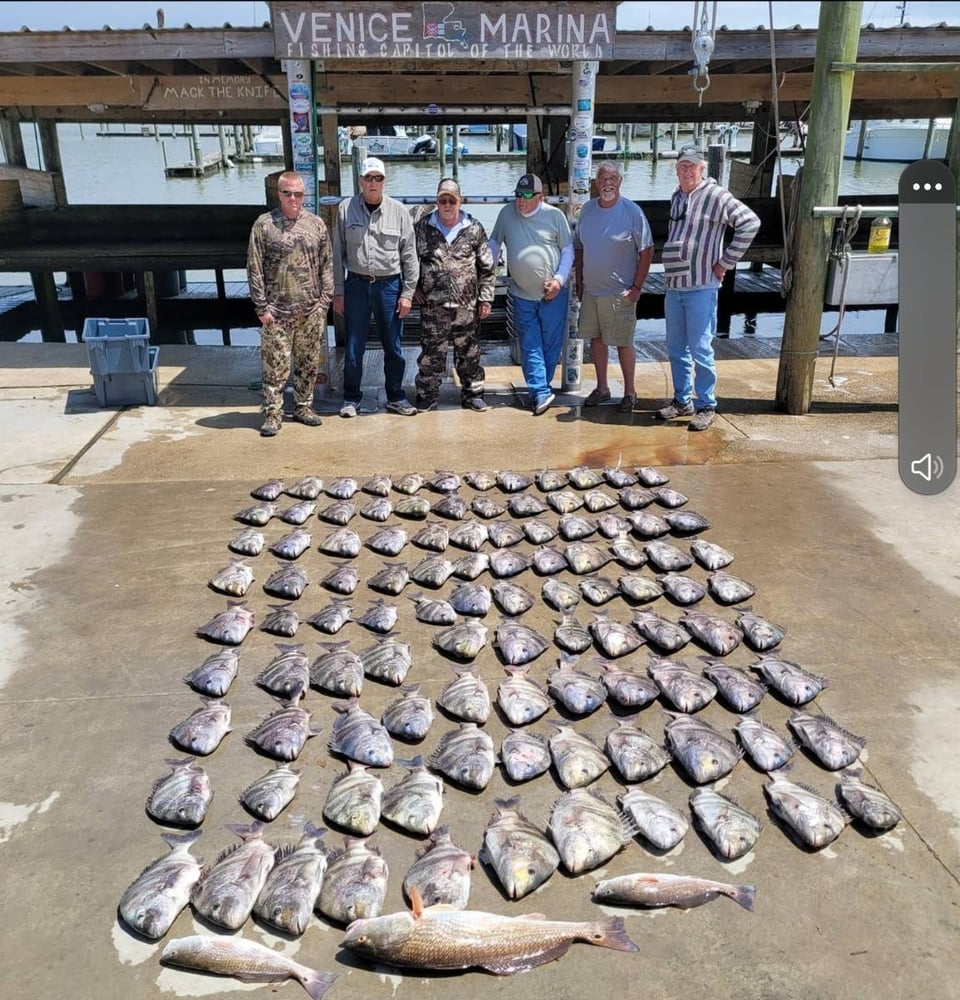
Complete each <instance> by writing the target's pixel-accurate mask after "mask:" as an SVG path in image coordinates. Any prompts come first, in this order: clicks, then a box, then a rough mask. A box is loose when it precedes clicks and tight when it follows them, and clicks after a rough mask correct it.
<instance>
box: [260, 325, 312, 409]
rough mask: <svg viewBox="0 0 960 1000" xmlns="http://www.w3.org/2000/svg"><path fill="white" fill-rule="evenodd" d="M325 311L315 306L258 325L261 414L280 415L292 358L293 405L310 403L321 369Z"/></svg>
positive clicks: (310, 404) (298, 405) (308, 404)
mask: <svg viewBox="0 0 960 1000" xmlns="http://www.w3.org/2000/svg"><path fill="white" fill-rule="evenodd" d="M325 318H326V317H325V314H324V311H323V310H322V309H317V310H316V311H315V312H313V313H312V314H311V315H310V316H306V317H299V316H298V317H296V318H291V319H282V320H275V321H274V322H273V323H271V324H270V326H264V327H261V328H260V371H261V380H262V382H263V405H262V409H263V414H264V416H267V417H269V416H273V417H281V416H282V414H283V390H284V387H285V386H286V384H287V380H288V379H289V378H290V363H291V358H292V359H293V399H294V404H293V405H294V406H295V407H300V406H312V405H313V390H314V386H315V385H316V383H317V375H318V374H319V371H320V359H321V357H322V352H321V350H320V346H321V345H320V337H321V334H322V333H323V324H324V320H325Z"/></svg>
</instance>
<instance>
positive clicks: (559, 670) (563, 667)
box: [547, 654, 607, 715]
mask: <svg viewBox="0 0 960 1000" xmlns="http://www.w3.org/2000/svg"><path fill="white" fill-rule="evenodd" d="M575 663H576V658H575V657H572V656H567V655H566V654H564V655H563V656H561V658H560V661H559V663H558V665H557V666H556V667H555V668H554V669H553V670H552V671H551V672H550V673H549V674H547V690H548V691H549V692H550V694H552V695H553V697H554V698H556V700H557V701H558V702H559V703H560V704H561V705H563V707H564V708H565V709H566V710H567V711H568V712H570V713H572V714H573V715H589V714H590V713H591V712H595V711H596V710H597V709H598V708H599V707H600V706H601V705H602V704H603V703H604V701H606V698H607V689H606V688H605V687H604V686H603V682H602V681H601V680H599V678H597V677H592V676H591V675H590V674H585V673H584V672H583V671H582V670H574V666H573V665H574V664H575Z"/></svg>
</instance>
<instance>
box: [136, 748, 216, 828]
mask: <svg viewBox="0 0 960 1000" xmlns="http://www.w3.org/2000/svg"><path fill="white" fill-rule="evenodd" d="M196 762H197V759H196V757H185V758H184V759H183V760H168V761H167V762H166V763H167V766H168V767H169V768H170V773H169V774H165V775H164V776H163V777H161V778H157V780H156V781H155V782H154V783H153V789H152V790H151V792H150V797H149V798H148V799H147V806H146V808H147V813H148V814H149V815H150V816H152V817H153V818H154V819H155V820H157V821H158V822H160V823H169V824H170V825H171V826H199V824H201V823H202V822H203V818H204V816H206V814H207V808H208V807H209V805H210V802H211V800H212V799H213V788H212V787H211V785H210V776H209V775H208V774H207V772H206V771H205V770H204V769H203V768H202V767H194V766H193V765H194V764H195V763H196Z"/></svg>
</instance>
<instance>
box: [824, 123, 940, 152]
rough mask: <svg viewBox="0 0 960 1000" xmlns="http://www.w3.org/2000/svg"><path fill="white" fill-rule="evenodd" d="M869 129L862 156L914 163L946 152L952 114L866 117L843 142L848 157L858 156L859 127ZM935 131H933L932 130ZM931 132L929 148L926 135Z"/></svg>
mask: <svg viewBox="0 0 960 1000" xmlns="http://www.w3.org/2000/svg"><path fill="white" fill-rule="evenodd" d="M861 128H864V129H866V135H865V137H864V142H863V152H862V154H861V155H860V157H859V158H860V159H861V160H884V161H887V162H890V163H913V162H914V161H915V160H922V159H924V158H926V159H931V160H942V159H943V158H944V157H945V156H946V155H947V136H948V135H949V134H950V119H949V118H933V119H929V118H900V119H894V120H890V121H864V122H859V123H857V124H856V125H854V126H853V128H851V129H850V130H849V131H848V132H847V137H846V139H845V141H844V144H843V157H844V159H845V160H856V159H857V158H858V157H857V146H858V144H859V142H860V129H861ZM931 133H932V134H931ZM928 135H929V136H930V145H929V152H927V154H926V157H924V151H925V150H926V149H927V138H928Z"/></svg>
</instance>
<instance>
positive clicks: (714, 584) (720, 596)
mask: <svg viewBox="0 0 960 1000" xmlns="http://www.w3.org/2000/svg"><path fill="white" fill-rule="evenodd" d="M707 587H708V589H709V590H710V594H711V596H712V597H713V599H714V600H716V601H719V602H720V603H721V604H739V603H740V602H741V601H748V600H749V599H750V598H751V597H753V595H754V594H755V593H756V592H757V588H756V587H755V586H754V585H753V584H752V583H748V582H747V581H746V580H741V579H740V578H739V577H738V576H733V575H732V574H730V573H728V572H727V571H726V570H722V569H718V570H716V571H715V572H713V573H711V574H710V575H709V576H708V577H707Z"/></svg>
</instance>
